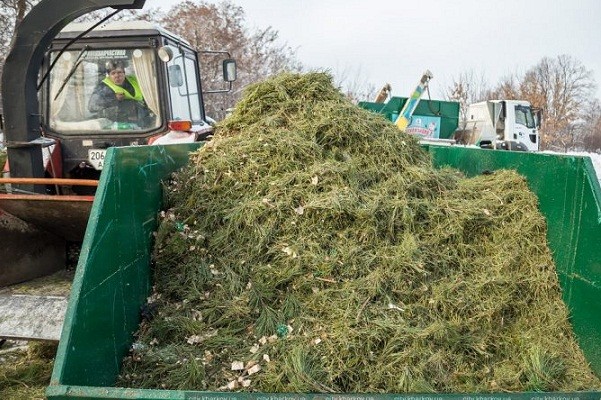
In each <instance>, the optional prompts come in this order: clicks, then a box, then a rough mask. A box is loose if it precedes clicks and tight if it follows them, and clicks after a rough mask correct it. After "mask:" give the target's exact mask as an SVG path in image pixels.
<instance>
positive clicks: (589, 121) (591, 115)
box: [582, 99, 601, 153]
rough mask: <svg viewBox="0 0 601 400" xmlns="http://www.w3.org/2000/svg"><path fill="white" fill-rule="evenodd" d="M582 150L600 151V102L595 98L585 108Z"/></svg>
mask: <svg viewBox="0 0 601 400" xmlns="http://www.w3.org/2000/svg"><path fill="white" fill-rule="evenodd" d="M583 120H584V126H583V138H582V150H584V151H592V152H597V153H601V102H599V99H595V100H594V101H592V102H591V103H590V105H589V107H588V108H587V109H586V110H585V113H584V117H583Z"/></svg>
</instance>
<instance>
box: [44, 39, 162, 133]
mask: <svg viewBox="0 0 601 400" xmlns="http://www.w3.org/2000/svg"><path fill="white" fill-rule="evenodd" d="M56 56H58V52H55V53H53V54H52V57H51V62H54V57H56ZM47 103H48V121H47V122H48V126H49V128H50V129H51V130H53V131H56V132H61V133H65V134H77V133H81V132H91V131H94V132H99V133H102V132H106V133H115V132H114V131H117V130H118V131H128V132H131V131H148V130H152V129H155V128H157V127H159V126H161V120H160V108H159V95H158V90H157V71H156V62H155V54H154V50H153V49H103V50H86V49H84V50H83V51H78V50H77V51H66V52H64V53H63V54H62V55H61V56H60V58H59V59H58V60H57V61H56V64H55V66H54V68H53V69H52V71H51V72H50V76H49V91H48V100H47Z"/></svg>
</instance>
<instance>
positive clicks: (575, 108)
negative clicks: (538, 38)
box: [494, 55, 596, 149]
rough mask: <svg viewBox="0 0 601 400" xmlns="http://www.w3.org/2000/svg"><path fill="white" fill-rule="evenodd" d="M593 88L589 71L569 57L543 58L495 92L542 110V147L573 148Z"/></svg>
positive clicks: (511, 78)
mask: <svg viewBox="0 0 601 400" xmlns="http://www.w3.org/2000/svg"><path fill="white" fill-rule="evenodd" d="M595 88H596V84H595V80H594V78H593V73H592V71H590V70H588V69H586V68H585V67H584V65H582V63H581V62H580V61H578V60H576V59H574V58H572V57H571V56H568V55H560V56H558V57H556V58H549V57H545V58H543V59H542V60H541V61H540V62H539V63H538V64H536V65H535V66H534V67H532V68H530V69H529V70H527V71H526V73H525V74H524V75H523V76H521V77H520V76H517V75H514V76H511V77H509V78H506V79H504V80H502V81H501V82H500V83H499V85H497V87H496V89H495V90H494V93H497V94H499V95H500V97H503V98H507V99H524V100H528V101H529V102H530V104H532V106H533V107H535V108H540V109H542V110H543V121H542V128H541V138H542V140H541V146H542V148H553V147H555V148H559V149H565V148H566V146H576V145H577V142H578V141H577V140H576V139H575V138H576V137H577V136H578V131H579V130H578V126H579V125H580V123H579V120H580V119H582V118H583V117H584V116H585V114H586V113H585V112H584V110H585V109H586V108H587V106H588V105H589V104H590V102H591V101H592V100H593V93H594V90H595Z"/></svg>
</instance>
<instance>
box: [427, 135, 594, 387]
mask: <svg viewBox="0 0 601 400" xmlns="http://www.w3.org/2000/svg"><path fill="white" fill-rule="evenodd" d="M429 151H430V153H431V154H432V156H433V160H434V164H435V165H436V166H439V167H440V166H444V165H449V166H452V167H455V168H458V169H460V170H462V171H464V172H465V173H467V174H468V175H475V174H480V173H482V172H483V171H485V170H490V171H493V170H496V169H515V170H517V171H518V172H519V173H520V174H522V175H523V176H525V177H526V179H527V181H528V185H529V187H530V189H531V190H532V191H533V192H534V193H535V194H536V195H537V196H538V199H539V203H540V209H541V211H542V213H543V214H544V215H545V217H546V220H547V239H548V241H549V246H550V248H551V250H552V252H553V258H554V261H555V265H556V268H557V273H558V276H559V279H560V283H561V286H562V290H563V298H564V301H565V303H566V304H567V306H568V308H569V309H570V311H571V321H572V326H573V329H574V332H575V333H576V336H577V338H578V342H579V344H580V347H581V348H582V350H583V352H584V354H585V356H586V358H587V360H588V361H589V363H590V364H591V366H592V367H593V370H594V371H595V372H596V374H597V375H598V376H601V245H600V242H599V241H600V239H601V189H600V188H599V181H598V179H597V177H596V175H595V170H594V167H593V165H592V163H591V160H590V159H589V158H587V157H577V156H561V155H552V154H543V153H524V152H513V151H493V150H484V149H475V148H462V147H455V146H453V147H450V146H447V147H444V146H429Z"/></svg>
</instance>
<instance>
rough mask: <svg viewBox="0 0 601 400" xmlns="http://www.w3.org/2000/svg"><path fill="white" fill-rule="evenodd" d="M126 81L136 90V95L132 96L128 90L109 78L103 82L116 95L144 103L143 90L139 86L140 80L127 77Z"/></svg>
mask: <svg viewBox="0 0 601 400" xmlns="http://www.w3.org/2000/svg"><path fill="white" fill-rule="evenodd" d="M125 79H127V80H128V81H129V83H131V86H132V87H133V88H134V95H133V96H132V95H131V93H129V92H128V91H127V90H125V89H124V88H123V87H121V86H119V85H116V84H115V82H113V81H112V80H111V79H110V78H109V77H108V76H107V77H106V78H104V79H103V80H102V82H104V83H105V84H106V85H107V86H108V87H110V88H111V89H112V90H113V92H115V94H122V95H123V96H124V97H125V99H127V100H135V101H142V100H144V96H142V90H141V89H140V85H139V84H138V80H137V79H136V77H134V76H126V77H125Z"/></svg>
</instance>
